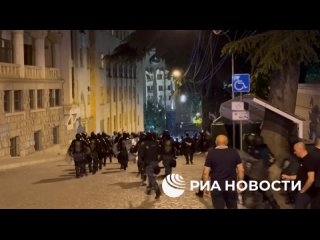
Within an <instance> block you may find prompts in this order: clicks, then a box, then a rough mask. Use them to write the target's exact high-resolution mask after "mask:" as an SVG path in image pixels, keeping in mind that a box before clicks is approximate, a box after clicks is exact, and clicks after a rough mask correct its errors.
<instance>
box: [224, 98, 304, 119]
mask: <svg viewBox="0 0 320 240" xmlns="http://www.w3.org/2000/svg"><path fill="white" fill-rule="evenodd" d="M242 100H243V101H244V102H245V103H247V104H248V105H249V109H248V111H249V112H250V120H249V121H243V122H261V121H263V119H264V112H265V109H266V108H267V109H269V110H271V111H273V112H276V113H278V114H279V115H281V116H283V117H285V118H287V119H289V120H291V121H293V122H296V123H297V122H300V121H305V119H303V118H302V117H300V116H298V115H295V114H292V113H288V112H286V111H282V110H280V109H279V108H276V107H274V106H272V105H271V104H270V103H268V102H267V101H265V100H263V99H261V98H258V97H256V96H254V95H252V94H246V95H243V96H242ZM233 101H240V97H235V98H234V99H230V100H228V101H226V102H224V103H222V104H221V105H220V115H221V116H222V117H225V118H227V119H229V120H232V111H231V102H233Z"/></svg>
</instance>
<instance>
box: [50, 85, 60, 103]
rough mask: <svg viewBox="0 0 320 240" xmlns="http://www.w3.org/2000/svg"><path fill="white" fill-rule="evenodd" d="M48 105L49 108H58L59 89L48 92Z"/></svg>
mask: <svg viewBox="0 0 320 240" xmlns="http://www.w3.org/2000/svg"><path fill="white" fill-rule="evenodd" d="M49 105H50V107H55V106H60V89H50V90H49Z"/></svg>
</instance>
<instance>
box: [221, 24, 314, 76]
mask: <svg viewBox="0 0 320 240" xmlns="http://www.w3.org/2000/svg"><path fill="white" fill-rule="evenodd" d="M315 47H320V32H319V31H318V30H273V31H268V32H265V33H261V34H257V35H254V36H251V37H248V38H245V39H241V40H238V41H234V42H230V43H228V44H226V45H225V46H224V48H223V49H222V54H232V53H233V54H243V53H247V54H248V57H247V60H249V61H250V62H251V65H252V72H253V74H254V76H255V77H257V75H259V74H268V73H270V72H271V71H275V70H280V71H281V69H282V68H283V66H286V65H288V64H300V63H310V62H312V61H318V56H317V53H316V51H315Z"/></svg>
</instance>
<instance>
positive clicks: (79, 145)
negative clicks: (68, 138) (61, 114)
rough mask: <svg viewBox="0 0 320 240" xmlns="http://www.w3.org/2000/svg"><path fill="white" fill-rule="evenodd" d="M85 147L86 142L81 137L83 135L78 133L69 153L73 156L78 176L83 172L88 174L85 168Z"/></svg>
mask: <svg viewBox="0 0 320 240" xmlns="http://www.w3.org/2000/svg"><path fill="white" fill-rule="evenodd" d="M85 147H86V143H85V141H83V140H82V139H81V135H80V134H79V133H78V134H76V139H74V140H73V141H72V142H71V145H70V147H69V149H68V152H69V154H70V155H71V156H72V157H73V160H74V166H75V170H76V177H77V178H79V177H82V174H85V175H87V173H86V168H85Z"/></svg>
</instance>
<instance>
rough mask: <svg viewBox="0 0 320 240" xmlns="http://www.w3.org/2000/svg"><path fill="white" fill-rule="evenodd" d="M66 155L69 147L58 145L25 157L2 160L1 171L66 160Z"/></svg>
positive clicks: (0, 159) (0, 163)
mask: <svg viewBox="0 0 320 240" xmlns="http://www.w3.org/2000/svg"><path fill="white" fill-rule="evenodd" d="M66 153H67V146H66V145H63V144H57V145H54V146H52V147H50V148H47V149H44V150H42V151H37V152H35V153H33V154H31V155H28V156H25V157H4V158H0V171H2V170H8V169H13V168H18V167H22V166H29V165H34V164H39V163H44V162H52V161H59V160H64V159H65V158H66Z"/></svg>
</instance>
